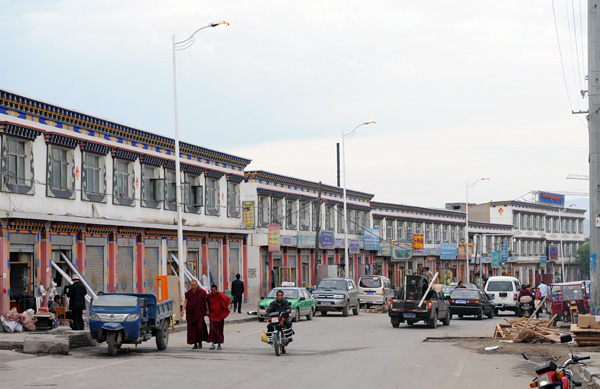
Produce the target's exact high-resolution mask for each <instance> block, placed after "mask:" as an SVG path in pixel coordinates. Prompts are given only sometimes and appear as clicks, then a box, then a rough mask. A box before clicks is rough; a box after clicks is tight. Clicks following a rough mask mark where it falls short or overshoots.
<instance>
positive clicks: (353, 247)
mask: <svg viewBox="0 0 600 389" xmlns="http://www.w3.org/2000/svg"><path fill="white" fill-rule="evenodd" d="M349 242H350V248H349V250H350V254H358V252H359V251H360V245H359V242H358V240H356V239H351V240H350V241H349Z"/></svg>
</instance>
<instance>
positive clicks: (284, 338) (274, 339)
mask: <svg viewBox="0 0 600 389" xmlns="http://www.w3.org/2000/svg"><path fill="white" fill-rule="evenodd" d="M289 317H290V314H289V313H287V312H281V313H277V312H273V313H271V315H270V320H269V321H268V323H267V332H266V334H267V339H268V342H267V343H269V344H270V345H271V346H273V348H274V349H275V355H277V356H279V355H280V354H285V352H286V347H287V346H288V345H289V344H290V342H291V341H292V340H293V339H292V335H293V334H294V331H293V330H292V329H291V328H286V327H285V324H284V321H285V320H286V319H288V318H289Z"/></svg>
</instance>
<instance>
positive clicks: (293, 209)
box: [285, 198, 298, 230]
mask: <svg viewBox="0 0 600 389" xmlns="http://www.w3.org/2000/svg"><path fill="white" fill-rule="evenodd" d="M297 207H298V200H296V199H289V198H288V199H285V223H286V228H287V229H288V230H295V229H296V226H297V225H298V218H297V215H298V209H297Z"/></svg>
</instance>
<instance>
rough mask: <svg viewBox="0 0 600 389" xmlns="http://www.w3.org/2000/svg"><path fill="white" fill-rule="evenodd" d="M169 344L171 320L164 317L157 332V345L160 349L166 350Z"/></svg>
mask: <svg viewBox="0 0 600 389" xmlns="http://www.w3.org/2000/svg"><path fill="white" fill-rule="evenodd" d="M168 344H169V321H168V320H166V319H164V320H163V322H162V323H161V325H160V330H158V331H157V332H156V347H157V348H158V349H159V350H165V349H166V348H167V345H168Z"/></svg>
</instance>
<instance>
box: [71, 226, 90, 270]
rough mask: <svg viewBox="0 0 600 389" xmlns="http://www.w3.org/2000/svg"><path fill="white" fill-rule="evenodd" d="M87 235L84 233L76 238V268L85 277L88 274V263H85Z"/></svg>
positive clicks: (78, 234) (80, 233)
mask: <svg viewBox="0 0 600 389" xmlns="http://www.w3.org/2000/svg"><path fill="white" fill-rule="evenodd" d="M85 254H86V250H85V235H84V233H83V232H79V233H77V235H76V236H75V263H74V265H75V267H76V268H77V270H79V272H80V273H81V274H83V275H85V274H87V269H86V268H87V263H86V261H85Z"/></svg>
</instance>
